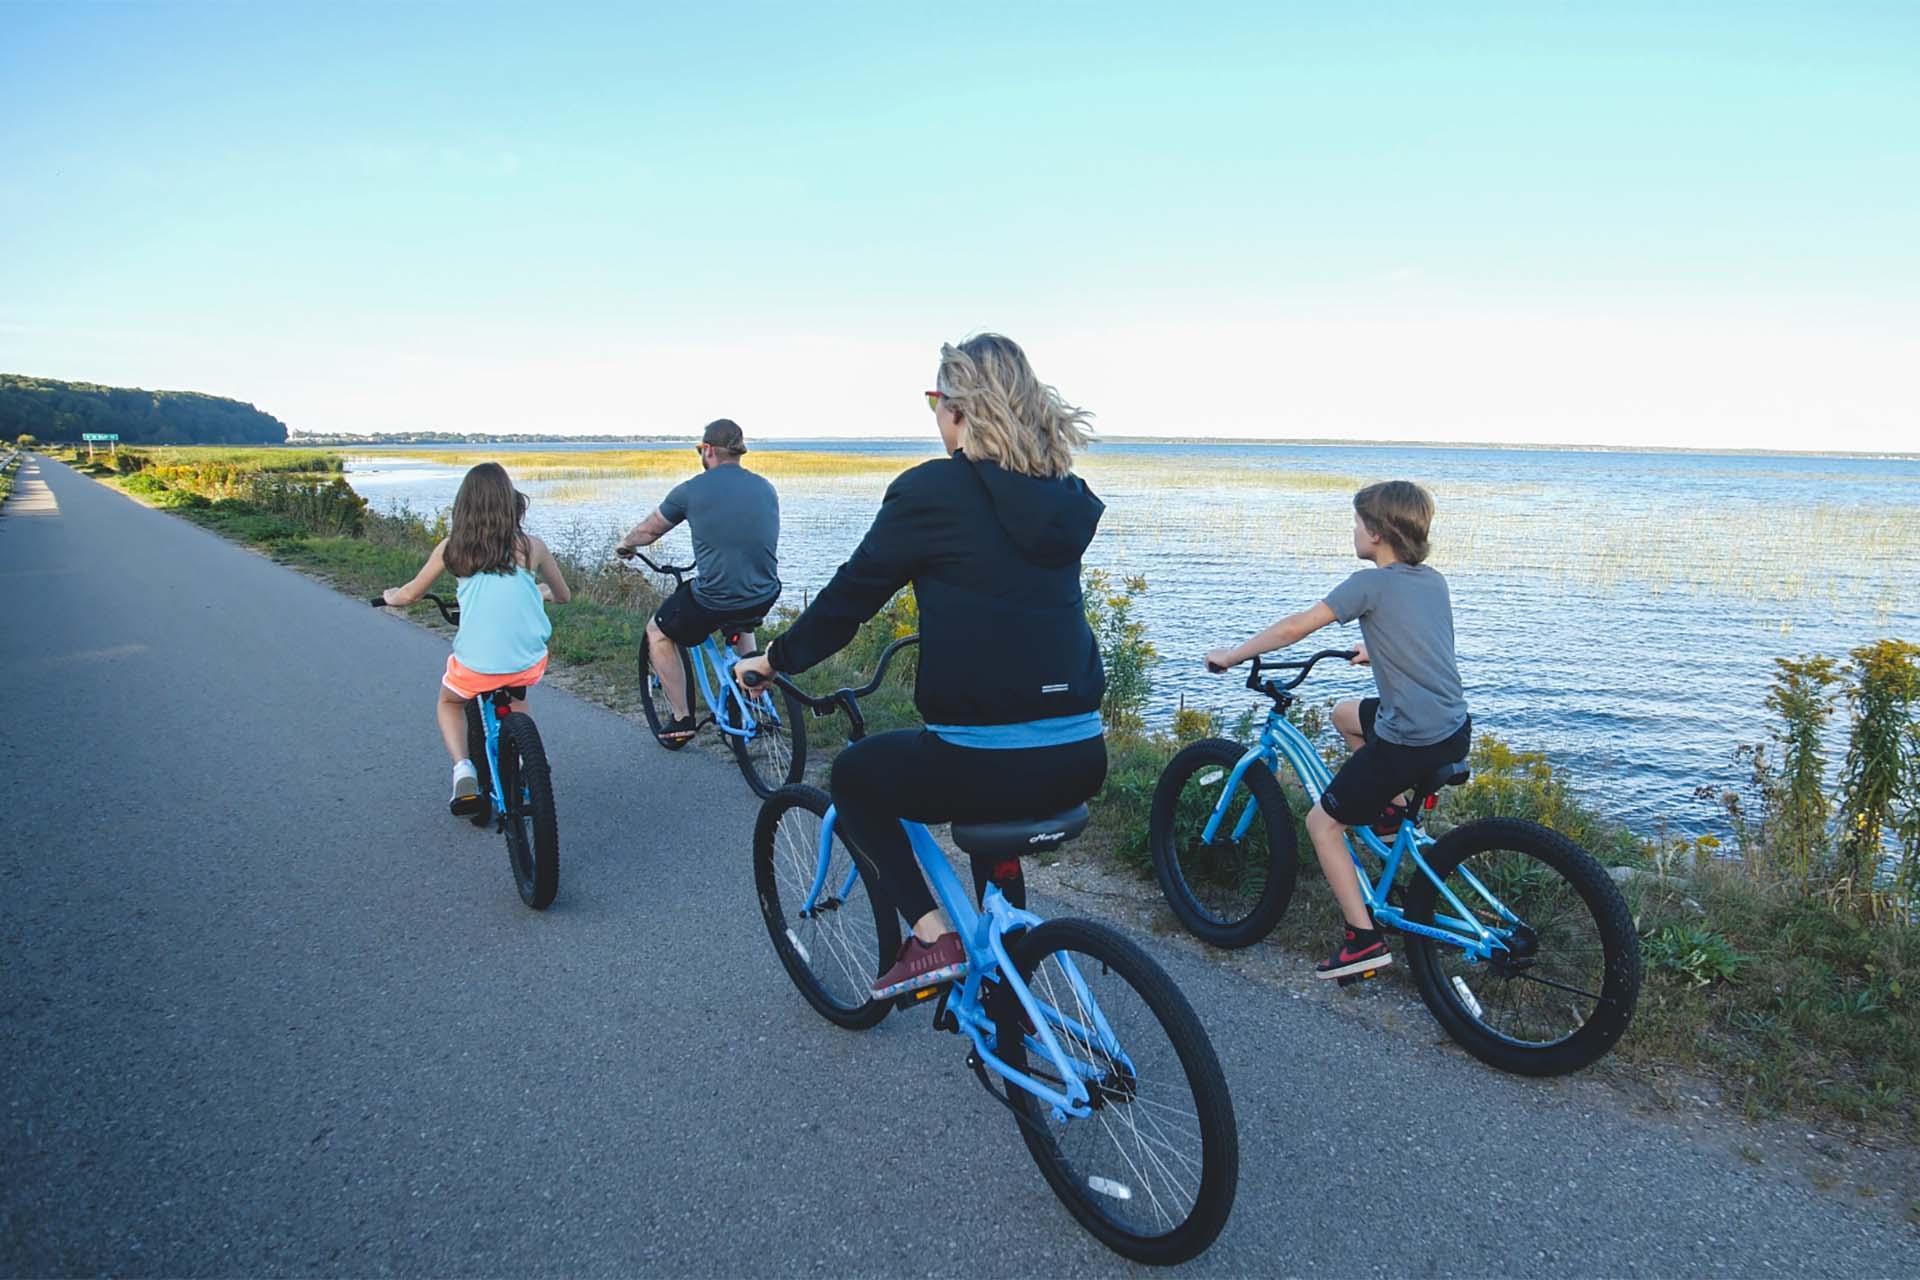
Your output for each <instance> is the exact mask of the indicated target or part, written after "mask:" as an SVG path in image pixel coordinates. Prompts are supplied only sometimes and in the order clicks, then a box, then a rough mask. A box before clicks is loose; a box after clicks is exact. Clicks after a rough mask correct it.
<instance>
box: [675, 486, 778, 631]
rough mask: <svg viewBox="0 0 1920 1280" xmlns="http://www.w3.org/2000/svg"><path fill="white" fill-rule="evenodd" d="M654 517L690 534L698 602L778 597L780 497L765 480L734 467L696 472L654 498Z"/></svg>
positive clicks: (742, 604)
mask: <svg viewBox="0 0 1920 1280" xmlns="http://www.w3.org/2000/svg"><path fill="white" fill-rule="evenodd" d="M660 514H661V515H662V516H663V517H665V518H666V520H667V522H668V523H669V524H679V523H680V522H681V521H682V520H685V521H686V522H687V525H688V528H689V530H690V531H691V532H692V534H693V563H694V564H695V565H696V566H697V567H698V568H699V570H700V576H699V577H698V578H695V579H694V581H693V595H694V598H695V599H696V600H698V601H699V602H700V603H701V604H703V605H706V606H707V607H708V608H710V609H736V608H751V607H753V606H756V605H762V604H765V603H766V602H767V601H768V600H770V599H772V598H773V597H774V596H775V595H777V594H779V591H780V557H779V549H780V496H779V495H778V494H776V493H775V492H774V491H773V486H772V485H771V484H768V483H767V480H766V477H764V476H759V475H755V474H754V473H753V472H751V471H748V470H747V469H746V468H745V467H742V466H739V465H737V464H734V463H727V464H724V465H722V466H718V467H714V468H713V469H712V470H710V471H702V472H701V473H700V474H699V475H697V476H694V477H693V478H692V479H690V480H683V481H681V482H680V483H679V484H677V485H675V486H674V487H673V490H672V491H671V492H670V493H668V494H667V496H666V497H664V498H662V499H661V500H660Z"/></svg>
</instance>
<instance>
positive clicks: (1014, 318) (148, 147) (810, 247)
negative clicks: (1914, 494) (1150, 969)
mask: <svg viewBox="0 0 1920 1280" xmlns="http://www.w3.org/2000/svg"><path fill="white" fill-rule="evenodd" d="M1443 10H1444V11H1445V12H1443ZM0 154H4V156H5V157H6V160H5V163H4V165H0V371H5V372H13V373H27V374H34V375H40V376H45V377H54V378H71V379H79V380H85V381H92V382H101V383H108V384H114V385H133V386H143V387H152V388H174V389H191V390H199V391H206V392H211V393H214V394H219V395H229V396H233V397H235V398H238V399H241V400H245V401H248V402H251V403H253V404H255V405H258V406H259V407H260V408H262V409H265V410H266V411H268V412H269V413H272V414H274V415H275V416H277V417H279V418H281V419H282V420H284V421H285V422H287V423H288V425H289V426H291V427H293V428H295V429H298V430H304V431H311V432H327V431H350V432H401V431H409V430H444V431H488V432H538V433H553V434H571V433H627V432H644V433H654V432H664V433H676V432H677V433H690V432H692V431H695V430H697V429H698V427H699V426H700V425H701V424H703V423H704V422H706V421H707V420H709V419H711V418H714V417H720V416H728V417H732V418H735V419H736V420H738V421H739V422H741V423H742V425H743V426H744V427H745V428H746V430H747V432H748V434H749V436H750V438H751V437H757V438H774V437H779V436H788V437H809V436H857V435H883V436H902V435H914V434H919V433H922V432H926V431H929V430H930V429H931V423H930V421H929V417H928V414H927V410H926V408H925V402H924V400H923V399H922V398H921V395H920V393H921V392H922V391H923V390H925V389H927V388H928V387H929V386H931V385H932V378H933V373H934V368H935V366H936V363H937V360H938V355H939V348H940V345H941V343H943V342H948V341H956V340H958V339H960V338H962V337H964V336H965V335H967V334H969V333H972V332H977V331H981V330H996V331H999V332H1003V333H1006V334H1009V335H1011V336H1012V337H1014V338H1015V339H1016V340H1017V341H1019V342H1020V343H1021V344H1022V345H1023V346H1024V347H1025V348H1026V349H1027V352H1028V354H1029V356H1030V357H1031V358H1032V361H1033V364H1034V367H1035V369H1036V370H1037V372H1038V373H1039V375H1040V376H1041V377H1042V378H1043V379H1045V380H1046V381H1048V382H1050V383H1053V384H1054V385H1055V386H1057V387H1058V388H1059V389H1060V391H1061V393H1062V394H1063V395H1064V396H1065V397H1066V398H1067V399H1068V400H1070V401H1072V402H1074V403H1076V404H1080V405H1083V406H1085V407H1087V408H1089V409H1091V410H1093V411H1094V413H1095V414H1096V418H1095V424H1096V427H1097V428H1098V429H1099V430H1101V431H1103V432H1105V433H1107V434H1110V435H1116V436H1117V435H1161V436H1244V437H1262V438H1336V439H1356V440H1423V441H1494V442H1515V443H1530V444H1547V443H1578V444H1611V445H1670V446H1671V445H1677V446H1688V447H1702V448H1780V449H1847V450H1908V451H1911V450H1916V449H1920V377H1917V376H1916V371H1917V370H1920V234H1916V229H1920V5H1916V4H1913V3H1898V4H1882V5H1874V4H1853V3H1846V2H1845V0H1835V2H1834V3H1826V4H1818V5H1813V4H1795V5H1773V4H1768V3H1765V2H1764V0H1753V2H1749V3H1726V4H1702V3H1673V2H1671V0H1668V2H1666V3H1660V4H1649V5H1639V4H1633V3H1617V4H1616V3H1609V4H1605V5H1573V4H1555V3H1540V2H1537V0H1536V2H1529V3H1518V4H1508V5H1502V4H1465V5H1447V6H1438V5H1433V4H1428V3H1421V4H1406V5H1396V4H1390V3H1369V4H1367V5H1329V4H1324V3H1317V4H1310V5H1309V4H1290V3H1267V4H1259V5H1248V6H1228V5H1208V4H1198V3H1189V4H1176V5H1169V4H1166V3H1164V2H1161V3H1154V4H1133V3H1129V2H1128V0H1108V2H1107V3H1100V4H1090V5H1076V4H1047V5H1015V6H1005V7H996V6H994V5H991V4H987V3H974V4H967V5H962V6H951V5H939V6H936V5H929V4H917V3H901V2H895V3H887V4H873V5H835V4H823V5H820V6H817V7H816V6H804V5H793V4H790V3H789V4H779V5H765V6H762V5H757V4H730V5H724V6H721V5H712V6H703V5H684V4H682V5H673V6H664V5H661V6H655V5H640V4H619V5H606V6H586V5H568V4H543V5H540V6H533V5H512V6H494V5H487V4H480V3H468V2H465V0H463V2H462V3H457V4H425V3H422V4H411V5H394V4H379V5H359V4H353V3H346V4H327V5H300V4H281V3H275V4H251V3H244V4H236V3H223V4H213V3H192V4H159V3H93V2H91V0H57V2H55V3H41V2H39V0H27V2H24V3H22V2H21V0H0Z"/></svg>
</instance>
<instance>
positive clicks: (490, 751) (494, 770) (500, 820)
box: [474, 693, 508, 831]
mask: <svg viewBox="0 0 1920 1280" xmlns="http://www.w3.org/2000/svg"><path fill="white" fill-rule="evenodd" d="M474 701H476V702H478V703H479V704H480V723H481V725H482V726H483V727H484V728H485V729H486V733H487V778H488V780H489V781H490V782H491V783H492V784H493V813H494V826H495V827H497V828H499V829H500V830H502V831H504V830H505V829H506V821H507V812H508V810H507V793H506V791H505V790H504V789H503V788H502V787H501V784H500V716H499V714H498V713H497V712H496V711H495V710H494V707H493V695H492V694H491V693H483V694H481V695H480V696H479V697H478V698H476V699H474Z"/></svg>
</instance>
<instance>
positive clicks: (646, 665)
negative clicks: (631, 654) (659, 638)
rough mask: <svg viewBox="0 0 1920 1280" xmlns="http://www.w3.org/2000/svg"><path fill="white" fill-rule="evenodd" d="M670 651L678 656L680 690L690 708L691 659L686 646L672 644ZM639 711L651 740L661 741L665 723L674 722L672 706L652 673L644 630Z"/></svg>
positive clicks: (692, 697) (694, 694)
mask: <svg viewBox="0 0 1920 1280" xmlns="http://www.w3.org/2000/svg"><path fill="white" fill-rule="evenodd" d="M673 651H674V652H675V653H676V654H678V655H679V656H680V676H681V688H683V689H685V690H686V691H687V708H688V710H689V711H691V710H692V709H693V706H694V700H695V698H696V697H698V693H697V692H696V689H695V686H694V683H693V658H692V657H691V656H690V655H689V654H688V653H687V647H686V646H685V645H683V644H681V643H679V642H678V641H675V642H674V646H673ZM639 666H640V709H641V711H642V712H644V713H645V714H646V717H647V728H648V729H650V730H652V732H653V740H654V741H655V742H659V741H660V735H661V734H662V733H664V732H665V731H666V728H667V722H668V721H670V720H672V719H673V704H672V703H670V702H668V701H667V695H666V692H665V691H664V690H663V689H661V687H660V681H659V679H658V678H657V677H656V676H655V675H654V671H653V646H652V645H650V644H648V643H647V633H646V628H644V627H642V628H641V630H640V659H639Z"/></svg>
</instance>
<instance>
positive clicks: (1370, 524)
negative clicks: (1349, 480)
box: [1353, 480, 1433, 564]
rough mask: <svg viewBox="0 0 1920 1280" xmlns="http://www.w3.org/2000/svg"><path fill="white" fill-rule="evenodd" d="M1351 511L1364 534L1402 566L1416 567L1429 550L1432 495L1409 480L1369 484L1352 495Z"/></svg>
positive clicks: (1431, 525)
mask: <svg viewBox="0 0 1920 1280" xmlns="http://www.w3.org/2000/svg"><path fill="white" fill-rule="evenodd" d="M1353 510H1354V513H1355V514H1357V515H1358V516H1359V517H1360V519H1361V520H1362V521H1363V522H1364V523H1365V524H1366V526H1367V530H1368V532H1370V533H1372V534H1373V535H1374V536H1375V537H1377V538H1381V539H1384V540H1385V541H1386V543H1387V545H1388V546H1390V547H1392V548H1393V554H1394V555H1395V556H1397V557H1399V559H1400V561H1401V563H1403V564H1419V563H1420V562H1421V561H1423V560H1425V559H1426V558H1427V552H1428V550H1429V549H1430V548H1429V547H1428V545H1427V534H1428V532H1429V531H1430V530H1431V529H1432V528H1433V495H1432V494H1430V493H1428V492H1427V491H1426V490H1425V489H1422V488H1421V487H1420V486H1419V485H1417V484H1415V483H1414V482H1413V481H1411V480H1386V481H1382V482H1381V483H1379V484H1370V485H1368V486H1367V487H1366V488H1364V489H1362V490H1361V491H1360V492H1358V493H1356V494H1354V495H1353Z"/></svg>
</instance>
